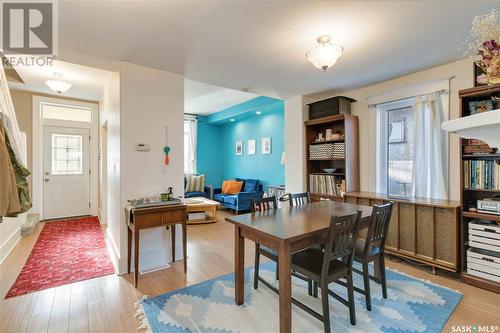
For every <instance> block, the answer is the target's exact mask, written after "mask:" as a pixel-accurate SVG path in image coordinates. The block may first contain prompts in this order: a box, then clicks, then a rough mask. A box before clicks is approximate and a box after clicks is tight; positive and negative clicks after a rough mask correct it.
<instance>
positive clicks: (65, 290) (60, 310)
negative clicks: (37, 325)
mask: <svg viewBox="0 0 500 333" xmlns="http://www.w3.org/2000/svg"><path fill="white" fill-rule="evenodd" d="M70 301H71V285H69V284H68V285H65V286H61V287H57V288H56V292H55V296H54V302H53V304H52V311H51V313H50V321H49V328H48V330H47V331H48V332H51V333H62V332H68V327H69V308H70Z"/></svg>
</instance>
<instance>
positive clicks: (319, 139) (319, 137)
mask: <svg viewBox="0 0 500 333" xmlns="http://www.w3.org/2000/svg"><path fill="white" fill-rule="evenodd" d="M314 141H316V142H323V141H325V139H323V133H318V137H317V138H316V140H314Z"/></svg>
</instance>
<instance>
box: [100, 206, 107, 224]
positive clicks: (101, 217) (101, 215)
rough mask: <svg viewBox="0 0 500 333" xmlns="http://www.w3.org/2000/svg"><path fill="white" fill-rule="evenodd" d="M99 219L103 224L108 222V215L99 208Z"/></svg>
mask: <svg viewBox="0 0 500 333" xmlns="http://www.w3.org/2000/svg"><path fill="white" fill-rule="evenodd" d="M99 221H100V222H101V224H108V215H107V214H106V213H105V212H103V211H102V210H100V209H99Z"/></svg>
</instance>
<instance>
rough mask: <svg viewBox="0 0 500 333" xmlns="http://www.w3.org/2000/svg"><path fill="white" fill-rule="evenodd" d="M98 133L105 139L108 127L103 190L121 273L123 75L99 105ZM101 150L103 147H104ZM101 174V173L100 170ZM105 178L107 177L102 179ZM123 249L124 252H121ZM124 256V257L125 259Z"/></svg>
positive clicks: (123, 240)
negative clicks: (105, 175)
mask: <svg viewBox="0 0 500 333" xmlns="http://www.w3.org/2000/svg"><path fill="white" fill-rule="evenodd" d="M99 110H100V115H99V130H100V132H101V133H100V134H101V135H100V137H101V136H102V127H103V125H104V124H107V130H108V133H107V138H108V142H107V148H108V152H107V154H105V155H107V163H108V168H107V177H106V180H107V184H106V185H105V186H102V188H105V189H106V191H107V193H101V195H103V196H106V197H107V200H106V201H107V213H106V222H107V229H106V233H107V236H108V240H109V241H110V243H111V244H112V247H113V250H114V253H113V261H114V262H115V264H116V265H117V266H118V271H119V272H123V271H124V270H125V268H126V253H127V251H126V245H127V240H126V238H125V237H122V228H123V221H122V211H121V187H120V74H119V73H118V72H114V73H112V74H111V75H110V77H109V79H108V82H107V83H106V86H105V87H104V91H103V95H102V101H101V105H100V108H99ZM101 147H102V145H101ZM101 172H102V170H101ZM103 178H104V177H103ZM122 248H123V250H122ZM124 253H125V255H123V254H124Z"/></svg>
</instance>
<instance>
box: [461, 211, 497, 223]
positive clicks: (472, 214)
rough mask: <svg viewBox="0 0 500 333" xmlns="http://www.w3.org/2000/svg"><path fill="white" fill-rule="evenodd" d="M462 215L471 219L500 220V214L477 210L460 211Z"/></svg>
mask: <svg viewBox="0 0 500 333" xmlns="http://www.w3.org/2000/svg"><path fill="white" fill-rule="evenodd" d="M462 215H463V216H465V217H468V218H473V219H482V220H490V221H496V222H500V215H494V214H487V213H478V212H462Z"/></svg>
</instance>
